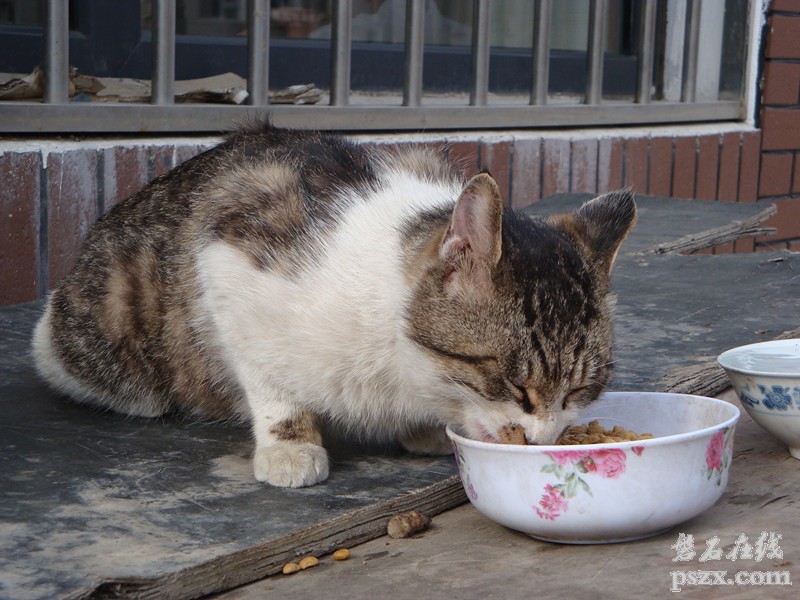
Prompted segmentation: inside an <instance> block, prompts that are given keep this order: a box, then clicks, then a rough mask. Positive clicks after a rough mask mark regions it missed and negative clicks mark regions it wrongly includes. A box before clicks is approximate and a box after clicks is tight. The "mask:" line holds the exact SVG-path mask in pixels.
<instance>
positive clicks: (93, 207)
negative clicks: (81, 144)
mask: <svg viewBox="0 0 800 600" xmlns="http://www.w3.org/2000/svg"><path fill="white" fill-rule="evenodd" d="M97 192H98V190H97V153H96V152H94V151H93V150H72V151H66V152H62V153H53V154H50V155H49V156H48V157H47V271H48V274H47V284H48V288H50V289H52V288H53V286H55V285H56V284H57V283H58V282H59V281H60V280H61V279H62V278H63V277H64V276H65V275H67V273H69V271H70V270H71V269H72V267H73V265H74V264H75V261H76V260H77V258H78V252H79V251H80V245H81V242H82V241H83V239H84V238H85V237H86V234H87V233H88V231H89V227H91V226H92V224H93V223H94V222H95V219H96V218H97Z"/></svg>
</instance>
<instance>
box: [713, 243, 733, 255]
mask: <svg viewBox="0 0 800 600" xmlns="http://www.w3.org/2000/svg"><path fill="white" fill-rule="evenodd" d="M711 250H712V251H713V252H712V254H733V252H734V248H733V242H727V243H725V244H717V245H716V246H714V247H712V248H711Z"/></svg>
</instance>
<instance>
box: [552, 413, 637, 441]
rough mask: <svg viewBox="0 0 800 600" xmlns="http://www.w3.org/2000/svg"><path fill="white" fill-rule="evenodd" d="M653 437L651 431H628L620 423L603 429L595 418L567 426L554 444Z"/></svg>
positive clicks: (635, 439)
mask: <svg viewBox="0 0 800 600" xmlns="http://www.w3.org/2000/svg"><path fill="white" fill-rule="evenodd" d="M652 437H653V434H652V433H642V434H639V433H636V432H634V431H629V430H627V429H625V428H624V427H622V426H621V425H614V428H613V429H605V428H604V427H602V426H601V425H600V423H599V422H598V421H597V419H595V420H594V421H592V422H590V423H588V424H585V425H573V426H572V427H567V428H566V429H565V430H564V431H563V432H562V433H561V435H560V436H558V439H557V440H556V444H560V445H562V446H573V445H576V444H608V443H611V442H632V441H637V440H649V439H651V438H652Z"/></svg>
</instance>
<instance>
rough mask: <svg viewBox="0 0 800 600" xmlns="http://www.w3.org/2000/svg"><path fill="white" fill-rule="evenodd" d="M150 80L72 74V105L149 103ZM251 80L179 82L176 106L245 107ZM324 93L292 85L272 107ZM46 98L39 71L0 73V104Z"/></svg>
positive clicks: (225, 77)
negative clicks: (79, 103)
mask: <svg viewBox="0 0 800 600" xmlns="http://www.w3.org/2000/svg"><path fill="white" fill-rule="evenodd" d="M150 89H151V87H150V81H149V80H147V79H133V78H127V77H126V78H116V77H92V76H90V75H84V74H82V73H79V72H78V70H77V69H76V68H75V67H70V71H69V96H70V101H71V102H102V103H109V102H120V103H149V102H150ZM248 96H249V94H248V92H247V80H246V79H244V78H242V77H240V76H239V75H236V74H235V73H222V74H220V75H214V76H212V77H202V78H200V79H186V80H179V81H176V82H175V102H176V103H179V104H186V103H191V104H243V103H244V102H245V101H246V100H247V97H248ZM323 96H324V92H323V91H322V90H320V89H319V88H318V87H316V86H315V85H314V84H312V83H308V84H301V85H292V86H289V87H287V88H283V89H280V90H275V91H270V92H269V102H270V103H271V104H316V103H317V102H319V101H320V100H321V99H322V98H323ZM43 97H44V73H43V72H42V70H41V69H40V68H39V67H36V68H35V69H34V70H33V72H31V73H29V74H27V75H19V74H11V73H0V101H4V100H5V101H30V100H41V99H42V98H43Z"/></svg>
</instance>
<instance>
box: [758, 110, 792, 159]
mask: <svg viewBox="0 0 800 600" xmlns="http://www.w3.org/2000/svg"><path fill="white" fill-rule="evenodd" d="M761 128H762V130H763V132H764V133H763V138H762V141H761V149H762V150H797V149H800V109H795V110H793V109H790V108H765V109H763V110H762V111H761Z"/></svg>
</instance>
